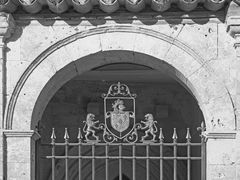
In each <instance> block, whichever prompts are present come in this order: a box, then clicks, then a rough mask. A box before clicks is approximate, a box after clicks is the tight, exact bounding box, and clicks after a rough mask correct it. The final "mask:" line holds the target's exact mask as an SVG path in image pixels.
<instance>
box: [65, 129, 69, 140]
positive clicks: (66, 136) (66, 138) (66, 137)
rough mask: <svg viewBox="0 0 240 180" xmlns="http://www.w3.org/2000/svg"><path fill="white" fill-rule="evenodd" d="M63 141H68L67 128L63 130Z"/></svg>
mask: <svg viewBox="0 0 240 180" xmlns="http://www.w3.org/2000/svg"><path fill="white" fill-rule="evenodd" d="M64 139H65V141H68V139H69V135H68V130H67V128H65V134H64Z"/></svg>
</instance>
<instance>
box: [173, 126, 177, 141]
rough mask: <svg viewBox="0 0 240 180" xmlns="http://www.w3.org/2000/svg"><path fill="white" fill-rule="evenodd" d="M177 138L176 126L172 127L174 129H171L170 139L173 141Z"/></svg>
mask: <svg viewBox="0 0 240 180" xmlns="http://www.w3.org/2000/svg"><path fill="white" fill-rule="evenodd" d="M177 138H178V136H177V130H176V128H174V129H173V136H172V139H173V141H177Z"/></svg>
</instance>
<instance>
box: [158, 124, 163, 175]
mask: <svg viewBox="0 0 240 180" xmlns="http://www.w3.org/2000/svg"><path fill="white" fill-rule="evenodd" d="M163 139H164V136H163V132H162V128H160V132H159V141H160V180H163Z"/></svg>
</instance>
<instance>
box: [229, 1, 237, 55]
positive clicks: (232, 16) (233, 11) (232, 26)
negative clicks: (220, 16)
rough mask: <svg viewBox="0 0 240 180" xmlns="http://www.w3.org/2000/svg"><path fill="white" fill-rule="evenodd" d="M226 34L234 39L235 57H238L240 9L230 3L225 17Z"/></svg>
mask: <svg viewBox="0 0 240 180" xmlns="http://www.w3.org/2000/svg"><path fill="white" fill-rule="evenodd" d="M226 22H227V32H228V33H229V34H230V35H231V36H232V37H233V38H234V39H235V43H234V47H235V48H236V53H237V56H238V57H239V56H240V7H239V5H238V4H237V3H236V2H234V1H232V2H231V3H230V5H229V8H228V11H227V15H226Z"/></svg>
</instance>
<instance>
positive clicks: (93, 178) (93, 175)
mask: <svg viewBox="0 0 240 180" xmlns="http://www.w3.org/2000/svg"><path fill="white" fill-rule="evenodd" d="M92 180H95V144H94V143H93V144H92Z"/></svg>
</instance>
